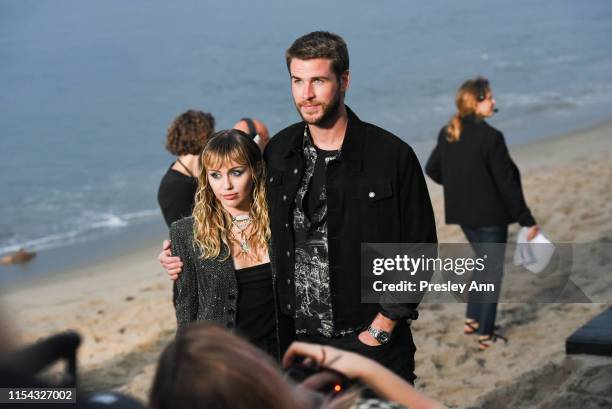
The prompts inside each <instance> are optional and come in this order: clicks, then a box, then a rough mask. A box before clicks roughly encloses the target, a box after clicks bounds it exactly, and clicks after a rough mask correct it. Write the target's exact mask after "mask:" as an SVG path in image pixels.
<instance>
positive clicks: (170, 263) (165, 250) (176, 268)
mask: <svg viewBox="0 0 612 409" xmlns="http://www.w3.org/2000/svg"><path fill="white" fill-rule="evenodd" d="M157 259H158V260H159V264H161V266H162V267H163V269H164V270H166V273H168V276H169V277H170V279H171V280H173V281H175V280H177V279H178V276H179V274H180V273H181V271H183V262H182V261H181V258H180V257H173V256H172V250H171V249H170V240H164V242H163V243H162V251H161V253H159V255H158V256H157Z"/></svg>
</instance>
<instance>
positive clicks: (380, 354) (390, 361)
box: [297, 322, 416, 384]
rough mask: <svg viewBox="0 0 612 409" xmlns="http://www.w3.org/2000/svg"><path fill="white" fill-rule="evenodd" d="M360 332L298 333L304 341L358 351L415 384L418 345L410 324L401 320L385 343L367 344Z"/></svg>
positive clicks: (298, 336) (299, 337)
mask: <svg viewBox="0 0 612 409" xmlns="http://www.w3.org/2000/svg"><path fill="white" fill-rule="evenodd" d="M358 335H359V333H353V334H348V335H345V336H342V337H335V338H327V337H324V336H322V335H309V334H304V335H297V340H298V341H302V342H309V343H316V344H323V345H330V346H333V347H335V348H340V349H344V350H347V351H352V352H356V353H358V354H361V355H363V356H365V357H367V358H370V359H372V360H374V361H376V362H378V363H379V364H381V365H383V366H385V367H387V368H388V369H390V370H391V371H393V372H395V373H396V374H398V375H399V376H401V377H402V378H404V379H405V380H406V381H408V382H410V383H411V384H414V380H415V379H416V375H415V374H414V353H415V351H416V347H415V345H414V342H413V341H412V333H411V332H410V325H409V324H408V323H406V322H400V323H398V324H397V326H396V327H395V329H394V331H393V333H392V334H391V340H390V341H389V342H388V343H386V344H383V345H379V346H370V345H365V344H364V343H362V342H361V341H360V340H359V339H358Z"/></svg>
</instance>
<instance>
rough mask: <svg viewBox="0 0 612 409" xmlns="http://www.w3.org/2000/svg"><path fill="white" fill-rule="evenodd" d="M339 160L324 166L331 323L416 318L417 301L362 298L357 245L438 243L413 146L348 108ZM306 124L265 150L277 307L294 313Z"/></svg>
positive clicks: (353, 325)
mask: <svg viewBox="0 0 612 409" xmlns="http://www.w3.org/2000/svg"><path fill="white" fill-rule="evenodd" d="M347 111H348V115H349V121H348V128H347V131H346V135H345V138H344V142H343V145H342V158H341V160H337V161H334V162H332V163H330V164H329V165H328V168H327V225H328V246H329V263H330V287H331V293H332V308H333V311H334V327H335V328H336V329H337V330H342V329H351V328H362V327H365V326H367V325H368V324H370V322H371V321H372V319H373V318H374V316H375V315H376V314H377V313H378V312H379V311H380V312H382V313H383V314H384V315H386V316H388V317H389V318H392V319H401V318H410V319H416V317H417V316H418V314H417V311H416V307H417V305H416V304H385V305H384V306H381V305H378V304H362V303H361V283H360V281H361V280H360V248H361V243H362V242H372V243H436V242H437V237H436V225H435V220H434V215H433V210H432V207H431V202H430V199H429V194H428V192H427V186H426V184H425V180H424V177H423V172H422V170H421V167H420V165H419V162H418V160H417V158H416V155H415V154H414V152H413V150H412V148H410V146H408V145H407V144H406V143H405V142H403V141H402V140H400V139H399V138H397V137H396V136H394V135H392V134H391V133H389V132H387V131H385V130H383V129H381V128H379V127H377V126H374V125H371V124H368V123H365V122H362V121H361V120H360V119H359V118H358V117H357V116H356V115H355V114H354V113H353V112H352V111H351V110H350V109H349V108H348V107H347ZM304 126H305V123H304V122H300V123H296V124H294V125H291V126H289V127H288V128H286V129H284V130H282V131H280V132H279V133H278V134H277V135H276V136H274V138H272V139H271V141H270V143H269V144H268V146H267V148H266V151H265V153H264V158H265V160H266V165H267V168H268V181H267V183H268V205H269V209H270V227H271V229H272V248H273V249H274V255H273V258H272V259H271V261H272V269H273V274H274V276H275V279H276V289H277V297H278V303H279V307H280V311H281V312H282V313H284V314H286V315H293V312H294V309H295V288H294V242H293V240H294V237H293V233H294V232H293V224H292V220H291V217H292V206H293V203H294V198H295V195H296V192H297V189H298V186H299V183H300V180H301V178H302V173H303V172H304V158H303V153H302V141H303V131H304Z"/></svg>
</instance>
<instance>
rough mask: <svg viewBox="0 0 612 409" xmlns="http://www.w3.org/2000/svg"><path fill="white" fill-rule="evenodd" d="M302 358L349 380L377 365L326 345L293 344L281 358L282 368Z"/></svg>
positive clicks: (357, 355)
mask: <svg viewBox="0 0 612 409" xmlns="http://www.w3.org/2000/svg"><path fill="white" fill-rule="evenodd" d="M297 356H303V357H306V358H307V359H309V360H311V361H314V362H316V363H317V364H319V365H320V366H324V367H326V368H330V369H333V370H335V371H338V372H340V373H342V374H344V375H345V376H346V377H348V378H351V379H357V378H361V377H362V376H363V374H364V373H366V372H369V371H370V369H369V368H370V367H371V366H375V365H377V364H376V363H375V362H374V361H372V360H370V359H368V358H366V357H363V356H361V355H359V354H356V353H354V352H349V351H343V350H341V349H338V348H334V347H330V346H327V345H319V344H308V343H305V342H297V341H296V342H294V343H292V344H291V346H289V349H288V350H287V352H286V353H285V356H284V357H283V366H284V367H285V368H287V367H289V366H290V365H291V364H292V363H293V361H294V359H295V357H297Z"/></svg>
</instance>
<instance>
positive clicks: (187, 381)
mask: <svg viewBox="0 0 612 409" xmlns="http://www.w3.org/2000/svg"><path fill="white" fill-rule="evenodd" d="M297 357H302V358H307V359H308V360H310V361H311V362H312V363H313V364H316V365H318V366H320V367H321V368H325V366H327V367H329V368H330V369H331V370H334V371H338V372H340V373H342V374H343V375H344V376H346V377H348V378H351V379H355V380H360V381H362V382H363V383H364V384H365V385H367V386H368V387H370V388H372V389H373V390H375V391H376V393H377V394H378V395H379V396H380V397H381V398H382V399H360V396H359V390H358V389H357V390H354V391H350V390H349V391H347V392H345V393H344V394H343V395H342V396H338V397H337V398H335V399H333V400H331V399H329V398H326V397H324V396H321V395H318V394H316V393H314V392H309V391H308V390H307V388H309V386H307V385H313V384H315V383H317V381H314V380H313V381H312V382H309V380H310V379H311V378H315V377H317V376H318V374H315V375H313V376H312V377H311V378H309V380H307V381H306V382H304V384H302V385H298V386H296V385H293V384H291V383H290V381H288V380H287V379H286V378H285V377H284V376H283V374H282V373H281V372H280V371H279V369H278V366H277V365H275V363H274V362H273V361H272V360H271V359H270V357H269V356H267V355H265V354H264V353H262V352H261V351H260V350H258V349H257V348H254V347H253V346H252V345H249V344H248V343H247V342H245V341H244V340H242V339H240V338H239V337H237V336H235V335H233V334H231V333H229V332H228V331H226V330H224V329H223V328H220V327H218V326H216V325H211V324H209V323H198V324H194V325H191V326H189V327H187V328H184V329H182V330H180V331H179V332H178V334H177V336H176V338H175V339H174V341H172V342H171V343H170V344H169V345H168V346H167V347H166V348H165V349H164V351H163V352H162V353H161V356H160V358H159V362H158V365H157V369H156V371H155V376H154V378H153V384H152V386H151V391H150V394H149V405H150V407H151V409H196V408H215V409H260V408H266V409H300V408H303V409H314V408H319V409H324V408H325V409H336V408H337V409H339V408H349V407H351V408H357V409H359V408H360V409H374V408H389V409H392V408H393V409H394V408H398V409H399V407H404V406H405V407H410V408H412V409H443V408H444V406H443V405H442V404H440V403H439V402H436V401H435V400H433V399H431V398H428V397H427V396H425V395H423V394H422V393H419V392H418V391H417V390H415V389H414V388H413V387H412V386H411V385H410V384H408V383H407V382H406V381H404V380H403V379H401V378H400V377H398V376H397V375H395V374H393V373H392V372H390V371H389V370H387V369H385V368H384V367H382V366H380V365H378V364H377V363H376V362H374V361H372V360H370V359H367V358H364V357H362V356H360V355H357V354H354V353H350V352H347V351H342V350H339V349H336V348H332V347H327V346H323V345H312V344H304V343H295V344H293V345H292V346H291V347H290V348H289V350H288V352H287V354H286V355H285V357H284V360H283V362H284V364H285V367H287V366H291V365H292V364H293V363H294V361H295V358H297ZM320 381H321V377H319V381H318V382H320ZM385 399H387V400H385ZM395 402H397V403H399V404H401V405H404V406H399V405H396V404H395Z"/></svg>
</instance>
